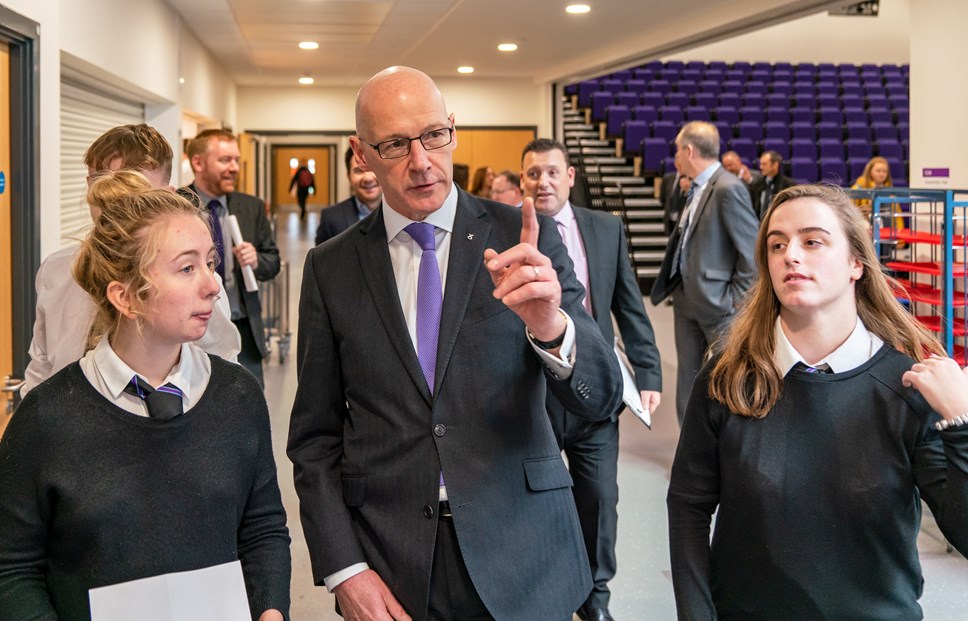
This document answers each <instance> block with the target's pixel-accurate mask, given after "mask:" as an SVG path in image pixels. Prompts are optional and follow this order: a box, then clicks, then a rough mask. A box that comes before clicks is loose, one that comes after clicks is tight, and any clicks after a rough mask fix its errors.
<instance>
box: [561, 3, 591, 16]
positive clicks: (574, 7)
mask: <svg viewBox="0 0 968 621" xmlns="http://www.w3.org/2000/svg"><path fill="white" fill-rule="evenodd" d="M591 10H592V7H590V6H588V5H587V4H569V5H568V6H566V7H565V11H566V12H568V13H571V14H572V15H579V14H581V13H587V12H589V11H591Z"/></svg>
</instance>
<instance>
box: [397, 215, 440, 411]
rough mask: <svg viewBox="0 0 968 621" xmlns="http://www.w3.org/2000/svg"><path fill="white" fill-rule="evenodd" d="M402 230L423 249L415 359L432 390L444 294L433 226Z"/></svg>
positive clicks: (424, 224) (431, 391) (425, 225)
mask: <svg viewBox="0 0 968 621" xmlns="http://www.w3.org/2000/svg"><path fill="white" fill-rule="evenodd" d="M404 230H405V231H406V232H407V233H408V234H409V235H410V237H412V238H413V240H414V241H415V242H417V244H419V245H420V248H421V249H422V250H423V255H422V256H421V257H420V274H419V276H418V277H417V359H418V360H420V368H421V369H423V374H424V378H425V379H426V380H427V386H428V387H429V388H430V393H431V394H433V392H434V376H435V370H436V366H437V338H438V337H439V336H440V307H441V305H442V302H443V297H444V296H443V288H442V287H441V284H440V266H439V265H437V253H436V247H437V246H436V240H434V226H433V225H432V224H427V223H425V222H413V223H411V224H409V225H408V226H407V227H406V228H405V229H404Z"/></svg>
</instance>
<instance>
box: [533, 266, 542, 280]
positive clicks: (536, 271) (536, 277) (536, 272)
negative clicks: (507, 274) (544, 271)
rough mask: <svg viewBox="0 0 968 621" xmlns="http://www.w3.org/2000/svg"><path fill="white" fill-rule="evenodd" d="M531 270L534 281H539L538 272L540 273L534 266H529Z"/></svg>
mask: <svg viewBox="0 0 968 621" xmlns="http://www.w3.org/2000/svg"><path fill="white" fill-rule="evenodd" d="M531 269H533V270H534V279H535V280H538V279H539V278H540V277H541V272H540V271H539V270H538V268H537V267H536V266H534V265H532V266H531Z"/></svg>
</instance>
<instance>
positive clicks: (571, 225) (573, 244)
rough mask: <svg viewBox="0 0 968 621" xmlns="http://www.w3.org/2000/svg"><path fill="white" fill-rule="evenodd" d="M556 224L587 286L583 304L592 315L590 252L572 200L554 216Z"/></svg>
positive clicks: (577, 276) (582, 280)
mask: <svg viewBox="0 0 968 621" xmlns="http://www.w3.org/2000/svg"><path fill="white" fill-rule="evenodd" d="M554 220H555V224H557V225H558V232H559V233H561V241H563V242H564V243H565V248H566V249H567V250H568V256H570V257H571V262H572V263H573V264H574V265H575V277H576V278H578V282H580V283H581V285H582V286H583V287H584V288H585V298H584V299H583V300H582V305H583V306H584V307H585V311H586V312H587V313H588V314H589V315H592V290H591V289H590V288H589V286H588V253H587V252H586V251H585V242H584V240H582V238H581V231H579V230H578V221H577V220H575V210H574V209H572V207H571V201H567V202H565V206H564V207H562V208H561V211H559V212H558V213H557V214H555V216H554Z"/></svg>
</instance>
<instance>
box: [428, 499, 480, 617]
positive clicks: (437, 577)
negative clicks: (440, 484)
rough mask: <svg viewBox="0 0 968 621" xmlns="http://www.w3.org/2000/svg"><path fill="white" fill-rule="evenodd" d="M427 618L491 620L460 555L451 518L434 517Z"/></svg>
mask: <svg viewBox="0 0 968 621" xmlns="http://www.w3.org/2000/svg"><path fill="white" fill-rule="evenodd" d="M427 619H428V621H490V620H491V619H493V617H492V616H491V614H490V613H489V612H488V611H487V607H486V606H485V605H484V602H482V601H481V598H480V596H479V595H478V594H477V589H475V588H474V583H473V582H471V577H470V575H469V574H468V573H467V567H466V566H465V565H464V559H463V558H462V557H461V555H460V545H459V544H458V543H457V532H456V531H455V530H454V521H453V519H451V518H449V517H443V516H441V517H440V518H439V519H438V520H437V543H436V545H435V546H434V564H433V568H432V570H431V573H430V605H429V607H428V610H427Z"/></svg>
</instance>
